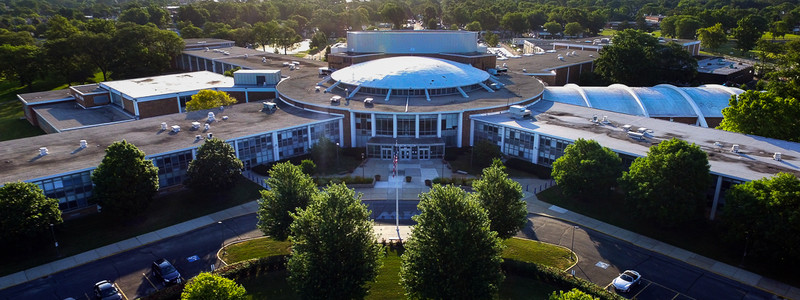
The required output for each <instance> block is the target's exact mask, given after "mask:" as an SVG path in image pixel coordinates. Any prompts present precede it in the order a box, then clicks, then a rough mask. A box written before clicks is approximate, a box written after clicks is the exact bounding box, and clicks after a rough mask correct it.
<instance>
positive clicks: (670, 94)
mask: <svg viewBox="0 0 800 300" xmlns="http://www.w3.org/2000/svg"><path fill="white" fill-rule="evenodd" d="M632 89H633V90H634V91H635V92H636V94H637V95H639V99H641V100H642V103H643V104H644V107H645V109H647V112H648V113H650V116H651V117H697V113H695V112H694V109H692V106H691V105H689V102H686V99H684V98H683V96H681V94H680V93H678V92H677V91H674V90H672V89H669V88H666V87H659V86H655V87H651V88H643V87H636V88H632Z"/></svg>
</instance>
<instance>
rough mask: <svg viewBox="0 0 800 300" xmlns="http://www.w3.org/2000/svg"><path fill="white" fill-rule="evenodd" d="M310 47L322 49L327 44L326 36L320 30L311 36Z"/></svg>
mask: <svg viewBox="0 0 800 300" xmlns="http://www.w3.org/2000/svg"><path fill="white" fill-rule="evenodd" d="M309 46H311V48H312V49H317V50H322V49H325V47H327V46H328V36H327V35H325V33H324V32H322V31H317V32H315V33H314V35H312V36H311V43H310V45H309Z"/></svg>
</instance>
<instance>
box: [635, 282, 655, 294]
mask: <svg viewBox="0 0 800 300" xmlns="http://www.w3.org/2000/svg"><path fill="white" fill-rule="evenodd" d="M651 284H653V282H652V281H649V280H648V281H647V285H645V286H644V287H643V288H642V289H641V290H639V292H638V293H636V295H633V298H634V299H636V297H639V294H641V293H642V292H644V290H646V289H647V288H648V287H649V286H650V285H651Z"/></svg>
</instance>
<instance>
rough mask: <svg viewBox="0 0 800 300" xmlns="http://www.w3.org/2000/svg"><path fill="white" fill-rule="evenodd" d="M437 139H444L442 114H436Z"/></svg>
mask: <svg viewBox="0 0 800 300" xmlns="http://www.w3.org/2000/svg"><path fill="white" fill-rule="evenodd" d="M436 137H438V138H442V114H436Z"/></svg>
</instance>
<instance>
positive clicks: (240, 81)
mask: <svg viewBox="0 0 800 300" xmlns="http://www.w3.org/2000/svg"><path fill="white" fill-rule="evenodd" d="M280 81H281V70H239V71H236V72H233V84H234V85H256V86H265V85H275V84H278V82H280Z"/></svg>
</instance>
